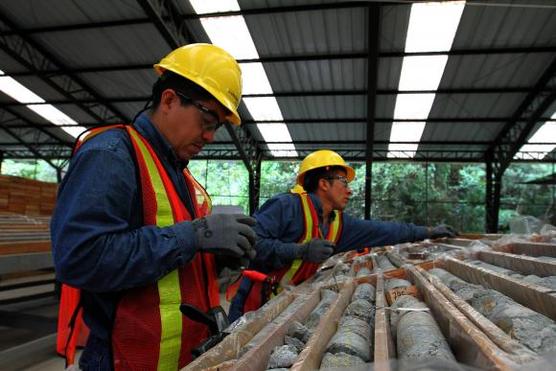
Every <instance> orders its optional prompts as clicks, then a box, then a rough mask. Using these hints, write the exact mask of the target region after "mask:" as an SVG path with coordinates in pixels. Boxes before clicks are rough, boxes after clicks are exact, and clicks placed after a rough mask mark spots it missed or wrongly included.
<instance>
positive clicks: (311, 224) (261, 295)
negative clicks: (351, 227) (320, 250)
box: [243, 188, 342, 313]
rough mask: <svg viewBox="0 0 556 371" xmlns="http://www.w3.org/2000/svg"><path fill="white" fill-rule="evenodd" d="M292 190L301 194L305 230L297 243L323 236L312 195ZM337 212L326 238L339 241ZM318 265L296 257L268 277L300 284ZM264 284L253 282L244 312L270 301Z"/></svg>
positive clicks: (339, 229) (271, 279)
mask: <svg viewBox="0 0 556 371" xmlns="http://www.w3.org/2000/svg"><path fill="white" fill-rule="evenodd" d="M291 192H292V193H293V194H296V195H298V196H299V200H300V202H301V206H302V210H303V222H304V223H303V224H304V231H303V234H302V235H301V238H300V239H299V240H298V241H297V243H306V242H309V241H311V240H312V239H313V238H323V235H322V232H321V229H320V226H319V219H318V216H317V211H316V209H315V205H313V201H311V197H309V195H308V194H307V192H305V191H303V190H297V189H295V188H294V189H292V191H291ZM335 213H336V217H335V218H334V220H333V221H332V223H330V227H329V229H328V233H327V235H326V239H327V240H328V241H331V242H334V243H337V242H338V240H339V239H340V235H341V234H342V213H341V211H339V210H335ZM318 267H319V264H317V263H309V262H305V261H303V260H301V259H295V260H294V261H293V262H292V263H291V264H290V265H288V266H286V267H284V268H281V269H279V270H276V271H274V272H272V273H270V274H269V275H268V277H269V280H270V281H272V282H280V283H282V282H288V283H289V284H291V285H299V284H300V283H302V282H303V281H305V280H306V279H308V278H310V277H311V276H312V275H313V274H315V272H316V271H317V268H318ZM264 285H265V283H264V282H253V284H252V286H251V289H250V290H249V293H248V295H247V298H246V300H245V304H244V307H243V313H246V312H249V311H252V310H257V309H259V308H260V307H261V306H262V305H263V304H264V303H265V302H266V301H268V299H269V298H270V294H269V292H268V290H267V289H266V288H265V286H264ZM280 289H281V288H279V290H280Z"/></svg>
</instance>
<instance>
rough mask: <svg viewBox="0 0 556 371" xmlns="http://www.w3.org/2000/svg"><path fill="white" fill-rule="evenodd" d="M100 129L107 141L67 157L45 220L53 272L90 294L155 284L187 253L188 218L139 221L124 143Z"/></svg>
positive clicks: (189, 243) (190, 247)
mask: <svg viewBox="0 0 556 371" xmlns="http://www.w3.org/2000/svg"><path fill="white" fill-rule="evenodd" d="M107 135H112V142H110V141H108V142H109V143H111V144H112V145H111V146H108V148H106V147H102V148H101V147H99V146H97V145H95V139H91V141H90V142H91V143H89V142H87V143H85V145H84V146H83V148H82V149H80V151H79V152H78V153H77V155H76V156H75V157H74V159H73V161H72V164H71V166H70V169H69V171H68V174H67V175H66V177H65V178H64V181H63V183H62V185H61V187H60V191H59V194H58V200H57V206H56V210H55V212H54V215H53V218H52V222H51V236H52V247H53V257H54V263H55V267H56V273H57V278H58V279H59V280H60V281H62V282H65V283H67V284H70V285H72V286H75V287H78V288H82V289H86V290H89V291H91V292H112V291H119V290H123V289H128V288H132V287H137V286H143V285H146V284H149V283H152V282H156V281H157V280H158V279H160V278H161V277H163V276H164V275H165V274H167V273H168V272H170V271H172V270H174V269H176V268H177V267H178V266H179V265H181V264H185V263H186V262H187V261H189V260H191V259H192V257H193V255H194V254H195V248H194V235H193V231H192V226H191V223H189V222H183V223H180V224H176V225H173V226H168V227H164V228H159V227H157V226H143V225H142V224H143V223H142V206H141V197H140V190H139V185H138V177H137V174H136V169H135V163H134V160H133V158H132V157H131V156H132V155H131V153H130V151H129V150H126V148H128V147H129V143H126V142H125V139H123V138H122V137H121V136H119V135H117V134H116V135H115V134H107ZM104 143H106V140H105V141H104ZM122 148H123V150H122Z"/></svg>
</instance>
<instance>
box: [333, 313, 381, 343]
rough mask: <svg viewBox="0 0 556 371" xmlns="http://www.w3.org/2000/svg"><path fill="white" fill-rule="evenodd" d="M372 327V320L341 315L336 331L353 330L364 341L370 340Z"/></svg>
mask: <svg viewBox="0 0 556 371" xmlns="http://www.w3.org/2000/svg"><path fill="white" fill-rule="evenodd" d="M373 328H374V321H373V322H367V321H364V320H362V319H360V318H357V317H353V316H343V317H342V318H340V322H339V323H338V330H337V332H340V331H341V332H346V333H347V332H354V333H356V334H358V335H359V336H361V337H362V338H364V339H365V340H366V341H370V338H371V335H372V330H373Z"/></svg>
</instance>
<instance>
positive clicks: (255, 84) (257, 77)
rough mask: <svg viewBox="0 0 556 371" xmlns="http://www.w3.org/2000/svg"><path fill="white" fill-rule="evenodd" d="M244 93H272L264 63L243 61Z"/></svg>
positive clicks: (241, 65)
mask: <svg viewBox="0 0 556 371" xmlns="http://www.w3.org/2000/svg"><path fill="white" fill-rule="evenodd" d="M240 67H241V74H242V78H243V94H272V87H271V86H270V82H269V81H268V77H267V76H266V72H265V70H264V68H263V64H262V63H258V62H257V63H241V64H240Z"/></svg>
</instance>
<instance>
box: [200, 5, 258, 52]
mask: <svg viewBox="0 0 556 371" xmlns="http://www.w3.org/2000/svg"><path fill="white" fill-rule="evenodd" d="M201 24H202V25H203V27H204V28H205V31H206V32H207V34H208V36H209V37H210V40H211V41H212V43H213V44H214V45H218V46H220V47H221V48H223V49H225V50H226V51H228V52H229V53H230V54H231V55H233V56H234V58H236V59H257V58H259V53H257V49H256V48H255V44H254V43H253V39H252V38H251V34H250V33H249V30H248V29H247V24H246V23H245V19H243V17H242V16H240V15H237V16H228V17H211V18H201Z"/></svg>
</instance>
